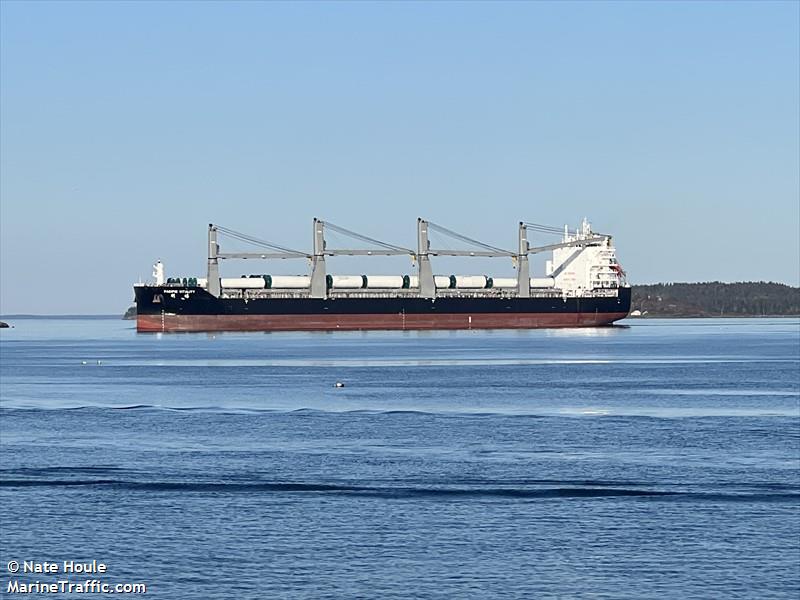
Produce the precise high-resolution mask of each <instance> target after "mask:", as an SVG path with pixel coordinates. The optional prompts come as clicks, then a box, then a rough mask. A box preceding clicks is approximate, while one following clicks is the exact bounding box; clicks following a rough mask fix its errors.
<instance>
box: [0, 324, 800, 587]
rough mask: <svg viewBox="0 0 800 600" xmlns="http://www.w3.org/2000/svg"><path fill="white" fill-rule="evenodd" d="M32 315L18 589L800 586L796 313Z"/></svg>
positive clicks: (11, 519)
mask: <svg viewBox="0 0 800 600" xmlns="http://www.w3.org/2000/svg"><path fill="white" fill-rule="evenodd" d="M14 323H15V325H16V328H15V329H12V330H3V331H2V333H0V386H1V389H0V460H1V462H0V587H1V591H0V596H2V597H9V598H11V597H17V596H16V595H15V594H7V585H8V582H9V580H11V579H14V578H15V577H12V575H10V574H9V573H8V572H7V567H6V565H7V563H8V561H10V560H19V561H23V560H34V561H40V562H41V561H64V560H81V561H91V560H93V559H94V560H97V561H102V562H104V563H106V564H107V565H108V572H107V573H106V574H103V575H99V576H97V578H99V579H101V580H102V581H106V582H109V583H118V582H123V583H129V582H143V583H146V584H147V586H148V590H147V597H156V598H198V599H200V598H204V599H205V598H234V597H235V598H262V597H283V598H409V597H418V598H453V597H458V598H544V597H567V598H574V597H591V598H637V599H639V598H664V597H673V598H792V599H796V598H797V597H798V594H800V541H799V540H800V475H799V473H800V471H799V469H800V321H798V320H797V319H774V320H772V319H741V320H674V321H656V320H646V321H641V320H640V321H632V322H630V326H629V327H614V328H607V329H593V330H589V329H587V330H549V331H526V332H510V331H488V332H455V333H451V332H448V333H430V332H428V333H422V332H392V333H388V332H387V333H383V332H370V333H335V334H320V333H280V334H217V335H205V334H176V335H163V336H162V335H160V334H150V335H137V334H136V333H135V332H134V330H133V328H132V324H131V323H130V322H123V321H118V320H98V319H94V320H92V319H73V320H64V319H58V320H47V319H18V320H15V321H14ZM98 361H99V363H98ZM336 381H342V382H343V383H344V384H345V387H344V388H335V387H334V383H335V382H336ZM93 577H94V576H93ZM60 579H70V580H75V581H82V580H85V579H87V577H85V576H74V577H69V578H67V577H65V576H63V575H60V576H55V575H41V574H27V575H24V576H23V575H20V576H16V580H18V581H20V582H34V581H37V580H38V581H42V582H45V583H51V582H54V581H57V580H60ZM57 596H58V595H55V596H54V595H51V597H57ZM89 596H90V597H93V596H94V595H93V594H89ZM63 597H74V595H64V596H63Z"/></svg>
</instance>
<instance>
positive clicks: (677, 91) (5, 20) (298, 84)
mask: <svg viewBox="0 0 800 600" xmlns="http://www.w3.org/2000/svg"><path fill="white" fill-rule="evenodd" d="M314 217H318V218H321V219H324V220H328V221H330V222H332V223H335V224H338V225H341V226H343V227H347V228H349V229H353V230H356V231H359V232H361V233H365V234H367V235H370V236H372V237H376V238H380V239H383V240H386V241H389V242H392V243H395V244H399V245H403V246H412V247H413V246H414V245H415V244H416V219H417V217H423V218H427V219H430V220H431V221H434V222H436V223H439V224H441V225H444V226H446V227H449V228H451V229H454V230H456V231H459V232H461V233H464V234H466V235H469V236H471V237H474V238H478V239H480V240H483V241H485V242H487V243H490V244H493V245H497V246H502V247H506V248H514V246H515V244H516V235H517V223H518V222H519V221H532V222H536V223H544V224H549V225H558V226H561V225H563V224H565V223H569V224H570V225H571V226H573V227H574V226H575V225H577V224H578V222H579V221H580V219H582V218H583V217H588V218H589V219H590V220H591V222H592V224H593V226H594V229H595V230H597V231H602V232H607V233H611V234H613V235H614V239H615V243H616V245H617V249H618V255H619V258H620V261H621V263H622V265H623V266H624V267H625V269H626V271H627V272H628V278H629V281H631V282H632V283H650V282H662V281H663V282H668V281H708V280H721V281H742V280H773V281H779V282H784V283H788V284H791V285H798V284H800V243H799V242H798V232H799V230H800V3H798V2H753V3H750V2H708V3H705V2H663V3H660V2H619V3H603V2H585V3H584V2H564V3H547V2H529V3H525V2H509V3H502V2H491V3H481V2H467V3H459V2H403V3H400V2H395V3H380V2H324V3H323V2H300V3H279V2H269V3H258V2H224V3H223V2H219V3H217V2H198V3H193V2H188V1H187V2H173V3H169V2H131V3H125V2H86V3H82V2H66V1H59V2H54V3H49V2H16V1H8V0H3V1H2V2H0V314H18V313H28V314H48V313H49V314H116V313H121V312H123V311H124V310H125V308H127V306H129V305H130V304H131V303H132V302H131V301H132V298H133V293H132V284H133V283H134V282H136V281H137V280H139V279H140V278H141V279H142V280H147V279H149V278H150V274H151V270H152V263H153V262H154V261H155V260H156V259H161V260H162V261H164V264H165V265H166V270H167V275H168V276H192V275H194V276H203V274H204V270H205V249H206V235H207V225H208V223H212V222H213V223H218V224H221V225H223V226H226V227H229V228H232V229H236V230H238V231H242V232H245V233H248V234H251V235H253V236H256V237H259V238H262V239H266V240H270V241H273V242H276V243H279V244H282V245H286V246H290V247H295V248H301V249H308V248H310V246H311V220H312V218H314ZM335 241H339V240H335ZM550 242H552V240H551V239H545V238H536V237H533V238H532V243H533V244H537V243H541V244H544V243H550ZM345 243H347V242H345V241H344V240H342V241H341V244H342V245H344V244H345ZM443 244H444V240H442V241H441V245H443ZM245 249H246V247H244V246H241V245H238V244H230V243H229V242H225V243H224V244H223V250H245ZM448 260H452V259H438V261H439V262H434V270H435V271H436V272H443V273H450V272H458V273H465V274H466V273H469V274H477V273H488V274H490V275H492V274H493V275H496V276H508V275H511V274H513V271H512V270H511V264H510V261H508V260H507V259H484V260H482V261H479V260H475V261H472V260H471V259H462V260H461V261H460V262H458V263H456V264H451V263H450V262H447V261H448ZM365 261H366V262H365ZM434 261H437V259H434ZM465 261H466V262H465ZM491 261H493V262H491ZM227 262H230V264H227ZM539 266H540V265H539V264H538V263H537V264H536V265H535V268H538V267H539ZM306 269H307V265H306V264H305V262H304V261H299V262H298V261H294V262H291V263H290V262H289V261H282V262H280V263H278V264H276V263H262V262H260V261H257V262H254V261H248V262H241V261H237V262H232V261H226V264H225V265H224V266H223V275H232V276H238V275H240V274H243V273H279V272H281V273H304V272H306ZM411 269H412V267H411V264H410V261H409V260H408V259H407V258H391V259H377V258H369V259H363V258H362V259H355V258H337V259H335V260H333V261H331V263H330V264H329V270H330V271H335V272H337V273H342V274H345V273H347V274H351V273H362V272H364V273H373V274H390V273H410V272H412V271H411Z"/></svg>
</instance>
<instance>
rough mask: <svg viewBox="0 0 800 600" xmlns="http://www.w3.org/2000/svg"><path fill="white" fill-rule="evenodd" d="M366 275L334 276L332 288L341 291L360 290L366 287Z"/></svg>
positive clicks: (332, 277)
mask: <svg viewBox="0 0 800 600" xmlns="http://www.w3.org/2000/svg"><path fill="white" fill-rule="evenodd" d="M365 284H366V277H365V276H364V275H332V276H331V287H333V289H339V290H358V289H361V288H363V287H365Z"/></svg>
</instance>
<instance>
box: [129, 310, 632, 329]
mask: <svg viewBox="0 0 800 600" xmlns="http://www.w3.org/2000/svg"><path fill="white" fill-rule="evenodd" d="M627 316H628V313H626V312H619V313H528V314H514V315H508V314H497V313H483V314H475V315H462V314H449V315H447V314H439V315H402V314H391V315H302V316H300V315H168V314H165V315H139V316H138V317H137V319H136V329H137V330H138V331H143V332H147V331H150V332H152V331H156V332H160V331H164V332H169V331H358V330H369V329H372V330H381V329H383V330H401V331H403V330H417V329H540V328H546V327H597V326H601V325H610V324H611V323H613V322H614V321H619V320H620V319H624V318H625V317H627Z"/></svg>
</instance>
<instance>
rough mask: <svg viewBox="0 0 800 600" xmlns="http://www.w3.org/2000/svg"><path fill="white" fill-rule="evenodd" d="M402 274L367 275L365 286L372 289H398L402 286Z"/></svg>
mask: <svg viewBox="0 0 800 600" xmlns="http://www.w3.org/2000/svg"><path fill="white" fill-rule="evenodd" d="M403 280H404V277H403V276H402V275H367V287H368V288H372V289H376V288H377V289H399V288H402V287H403Z"/></svg>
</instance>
